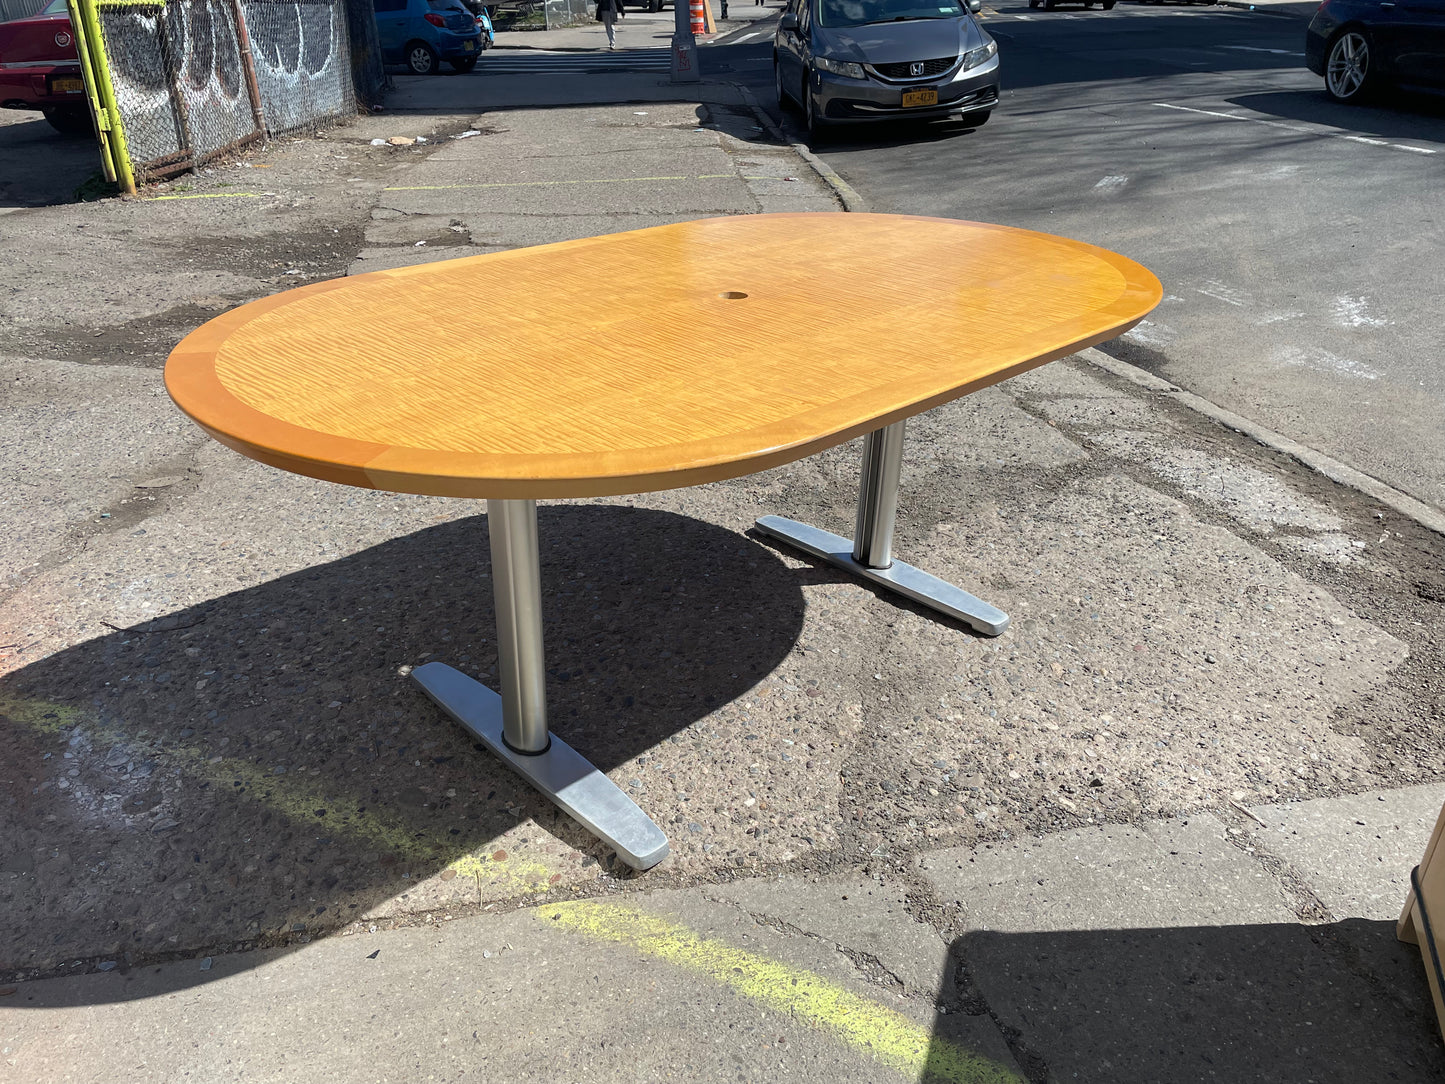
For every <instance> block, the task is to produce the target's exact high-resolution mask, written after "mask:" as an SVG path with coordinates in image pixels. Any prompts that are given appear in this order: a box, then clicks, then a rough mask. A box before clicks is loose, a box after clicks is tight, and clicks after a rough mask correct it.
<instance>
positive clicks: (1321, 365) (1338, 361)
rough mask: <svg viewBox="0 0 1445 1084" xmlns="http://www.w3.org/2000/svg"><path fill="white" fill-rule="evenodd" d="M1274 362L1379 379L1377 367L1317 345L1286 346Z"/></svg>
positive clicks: (1362, 378) (1343, 374)
mask: <svg viewBox="0 0 1445 1084" xmlns="http://www.w3.org/2000/svg"><path fill="white" fill-rule="evenodd" d="M1275 362H1276V363H1277V364H1280V365H1289V366H1298V367H1300V368H1304V369H1313V370H1315V371H1316V372H1320V373H1338V374H1340V375H1341V376H1352V377H1355V378H1356V379H1358V380H1379V379H1380V372H1379V370H1378V369H1372V368H1370V367H1369V366H1368V365H1366V364H1364V363H1363V362H1359V361H1354V360H1352V359H1350V358H1342V357H1340V356H1339V355H1338V354H1332V353H1330V352H1329V351H1328V350H1326V349H1324V348H1323V347H1319V346H1310V347H1299V346H1286V347H1285V348H1284V349H1283V350H1281V351H1279V352H1278V353H1277V354H1276V355H1275Z"/></svg>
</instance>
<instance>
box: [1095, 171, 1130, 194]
mask: <svg viewBox="0 0 1445 1084" xmlns="http://www.w3.org/2000/svg"><path fill="white" fill-rule="evenodd" d="M1128 183H1129V178H1128V177H1125V176H1123V175H1115V176H1109V177H1105V178H1104V179H1103V180H1101V181H1100V182H1099V183H1098V184H1096V185H1094V191H1095V192H1112V191H1113V190H1114V189H1116V188H1123V187H1124V186H1125V185H1126V184H1128Z"/></svg>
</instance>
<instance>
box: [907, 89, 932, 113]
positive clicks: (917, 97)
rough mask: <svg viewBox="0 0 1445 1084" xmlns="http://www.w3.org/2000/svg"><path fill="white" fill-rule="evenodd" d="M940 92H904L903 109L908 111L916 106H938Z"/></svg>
mask: <svg viewBox="0 0 1445 1084" xmlns="http://www.w3.org/2000/svg"><path fill="white" fill-rule="evenodd" d="M937 104H938V91H936V90H905V91H904V92H903V108H904V109H908V108H909V107H911V106H915V105H937Z"/></svg>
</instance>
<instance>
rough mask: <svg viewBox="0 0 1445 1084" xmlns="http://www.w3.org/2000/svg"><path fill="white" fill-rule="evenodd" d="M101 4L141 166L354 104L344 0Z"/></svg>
mask: <svg viewBox="0 0 1445 1084" xmlns="http://www.w3.org/2000/svg"><path fill="white" fill-rule="evenodd" d="M99 12H100V17H101V21H102V26H103V29H104V34H105V51H106V59H107V62H108V65H109V68H110V74H111V81H112V84H113V86H114V88H115V95H116V103H117V106H118V107H119V109H120V112H121V118H122V122H123V124H124V127H125V134H126V140H127V143H128V144H129V151H130V156H131V159H132V161H133V162H134V163H135V164H136V166H137V168H138V169H139V170H140V171H141V172H142V173H144V172H146V170H145V169H144V166H145V165H146V164H150V165H151V166H152V167H153V169H152V172H155V171H156V170H159V171H161V172H164V171H165V170H164V167H165V166H167V165H168V164H174V163H176V162H178V161H182V160H189V161H197V160H201V159H203V158H205V157H207V156H209V155H212V154H215V153H216V152H218V151H221V150H223V149H225V148H227V147H230V146H232V145H233V144H236V143H238V142H240V141H244V140H246V139H248V138H256V137H259V135H260V134H261V131H262V127H261V125H264V130H265V131H266V132H267V133H269V134H271V135H276V134H278V133H282V132H288V131H293V130H295V129H297V128H301V127H305V126H308V125H314V124H316V123H318V122H319V121H322V120H325V119H327V118H330V117H335V116H338V115H341V114H343V113H346V112H349V111H350V110H351V107H352V97H351V93H352V92H351V77H350V60H349V55H348V51H347V45H346V36H345V35H346V30H345V25H344V19H345V11H344V10H343V9H342V7H341V0H309V2H307V0H302V2H297V0H245V2H241V3H237V2H236V0H169V2H166V3H164V4H159V3H158V4H157V5H156V6H154V7H151V6H149V5H140V4H136V3H135V0H129V2H127V3H124V5H122V4H113V5H112V4H106V3H105V0H101V4H100V6H99ZM238 18H239V19H242V20H244V23H238ZM243 43H249V45H250V50H249V58H248V57H247V56H246V53H245V51H244V46H243ZM247 59H249V60H250V68H251V71H252V72H254V75H255V96H256V100H255V101H253V97H252V95H253V92H252V88H251V86H250V82H249V79H248V77H247V76H248V73H247V64H246V61H247ZM257 107H259V112H260V117H261V123H260V124H258V121H257Z"/></svg>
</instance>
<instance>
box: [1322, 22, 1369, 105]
mask: <svg viewBox="0 0 1445 1084" xmlns="http://www.w3.org/2000/svg"><path fill="white" fill-rule="evenodd" d="M1326 57H1327V59H1326V60H1325V91H1326V92H1327V93H1328V94H1329V96H1330V97H1331V98H1333V99H1334V100H1335V101H1337V102H1347V103H1354V102H1359V101H1363V100H1364V99H1365V98H1366V97H1368V96H1369V93H1370V90H1371V89H1372V87H1373V86H1374V82H1373V79H1372V78H1371V77H1372V76H1373V74H1374V73H1373V72H1372V71H1371V70H1370V41H1369V39H1368V38H1366V37H1365V32H1364V31H1363V30H1360V29H1358V28H1352V29H1349V30H1344V31H1342V32H1341V33H1340V34H1339V35H1338V36H1337V37H1336V38H1335V40H1334V41H1332V42H1331V43H1330V48H1329V52H1328V53H1327V54H1326Z"/></svg>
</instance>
